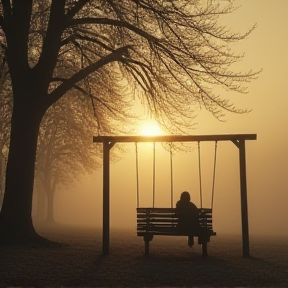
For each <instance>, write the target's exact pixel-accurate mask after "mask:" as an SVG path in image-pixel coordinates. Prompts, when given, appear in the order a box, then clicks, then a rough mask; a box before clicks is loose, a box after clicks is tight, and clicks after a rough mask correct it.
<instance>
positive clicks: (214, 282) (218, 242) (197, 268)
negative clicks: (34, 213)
mask: <svg viewBox="0 0 288 288" xmlns="http://www.w3.org/2000/svg"><path fill="white" fill-rule="evenodd" d="M37 230H38V232H39V233H41V235H43V236H45V237H47V238H49V239H50V240H54V241H60V242H63V243H67V244H68V245H65V246H62V247H52V248H51V247H50V248H43V247H42V248H39V247H38V248H27V247H26V248H24V247H1V248H0V253H1V254H0V255H1V256H0V257H1V258H0V287H7V286H30V287H36V286H46V287H47V286H50V287H51V286H55V287H60V286H68V287H69V286H70V287H72V286H74V287H75V286H78V287H80V286H82V287H84V286H85V287H89V286H91V287H92V286H93V287H95V286H98V287H99V286H101V287H116V286H117V287H124V286H125V287H184V286H189V287H288V276H287V275H288V241H287V240H288V239H287V238H285V237H278V238H275V237H260V236H251V237H250V251H251V259H244V258H242V245H241V236H240V235H239V236H237V235H217V236H215V237H212V239H211V242H210V243H209V245H208V252H209V257H208V258H203V257H202V256H201V247H200V246H199V245H197V244H196V245H195V247H193V248H192V249H191V248H189V247H188V246H187V240H186V239H185V237H165V236H164V237H160V236H159V237H157V236H155V237H154V239H153V241H152V243H151V245H150V256H148V257H147V256H144V242H143V239H142V238H141V237H137V236H136V231H132V230H125V229H113V230H112V231H111V234H110V235H111V239H110V240H111V241H110V254H109V255H108V256H102V233H101V232H102V231H101V229H97V228H79V227H78V228H77V227H71V226H63V225H54V226H46V227H40V226H39V227H37Z"/></svg>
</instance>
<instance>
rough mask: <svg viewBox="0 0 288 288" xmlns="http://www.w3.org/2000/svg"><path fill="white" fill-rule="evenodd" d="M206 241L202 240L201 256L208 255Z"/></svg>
mask: <svg viewBox="0 0 288 288" xmlns="http://www.w3.org/2000/svg"><path fill="white" fill-rule="evenodd" d="M207 244H208V242H207V241H203V242H202V256H203V257H207V256H208V250H207Z"/></svg>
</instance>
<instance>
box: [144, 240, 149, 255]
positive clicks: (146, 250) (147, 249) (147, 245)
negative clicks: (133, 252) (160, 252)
mask: <svg viewBox="0 0 288 288" xmlns="http://www.w3.org/2000/svg"><path fill="white" fill-rule="evenodd" d="M144 242H145V255H149V242H150V241H147V240H144Z"/></svg>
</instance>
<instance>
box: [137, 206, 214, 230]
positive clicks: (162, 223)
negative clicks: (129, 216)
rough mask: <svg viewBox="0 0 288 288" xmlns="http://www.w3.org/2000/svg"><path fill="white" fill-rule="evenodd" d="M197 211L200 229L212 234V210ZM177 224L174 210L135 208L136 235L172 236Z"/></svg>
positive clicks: (200, 209) (201, 209)
mask: <svg viewBox="0 0 288 288" xmlns="http://www.w3.org/2000/svg"><path fill="white" fill-rule="evenodd" d="M198 211H199V225H200V227H202V228H204V229H206V230H210V231H211V233H212V232H213V229H212V209H210V208H199V209H198ZM177 223H178V217H177V214H176V208H150V207H146V208H137V233H138V235H142V234H143V233H145V232H151V233H153V234H155V235H174V234H175V233H176V227H177ZM173 228H174V229H173Z"/></svg>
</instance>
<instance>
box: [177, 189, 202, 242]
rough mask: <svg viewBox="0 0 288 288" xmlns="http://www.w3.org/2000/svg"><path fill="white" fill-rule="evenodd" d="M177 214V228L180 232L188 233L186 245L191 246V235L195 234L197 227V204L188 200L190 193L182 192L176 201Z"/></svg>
mask: <svg viewBox="0 0 288 288" xmlns="http://www.w3.org/2000/svg"><path fill="white" fill-rule="evenodd" d="M176 214H177V216H178V225H177V227H178V229H179V233H180V234H187V235H190V237H189V241H188V245H189V246H193V244H194V241H193V236H194V235H196V234H197V230H198V227H199V214H198V208H197V206H196V205H195V204H194V203H192V202H191V201H190V194H189V193H188V192H187V191H184V192H182V194H181V197H180V200H179V201H178V202H177V203H176Z"/></svg>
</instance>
